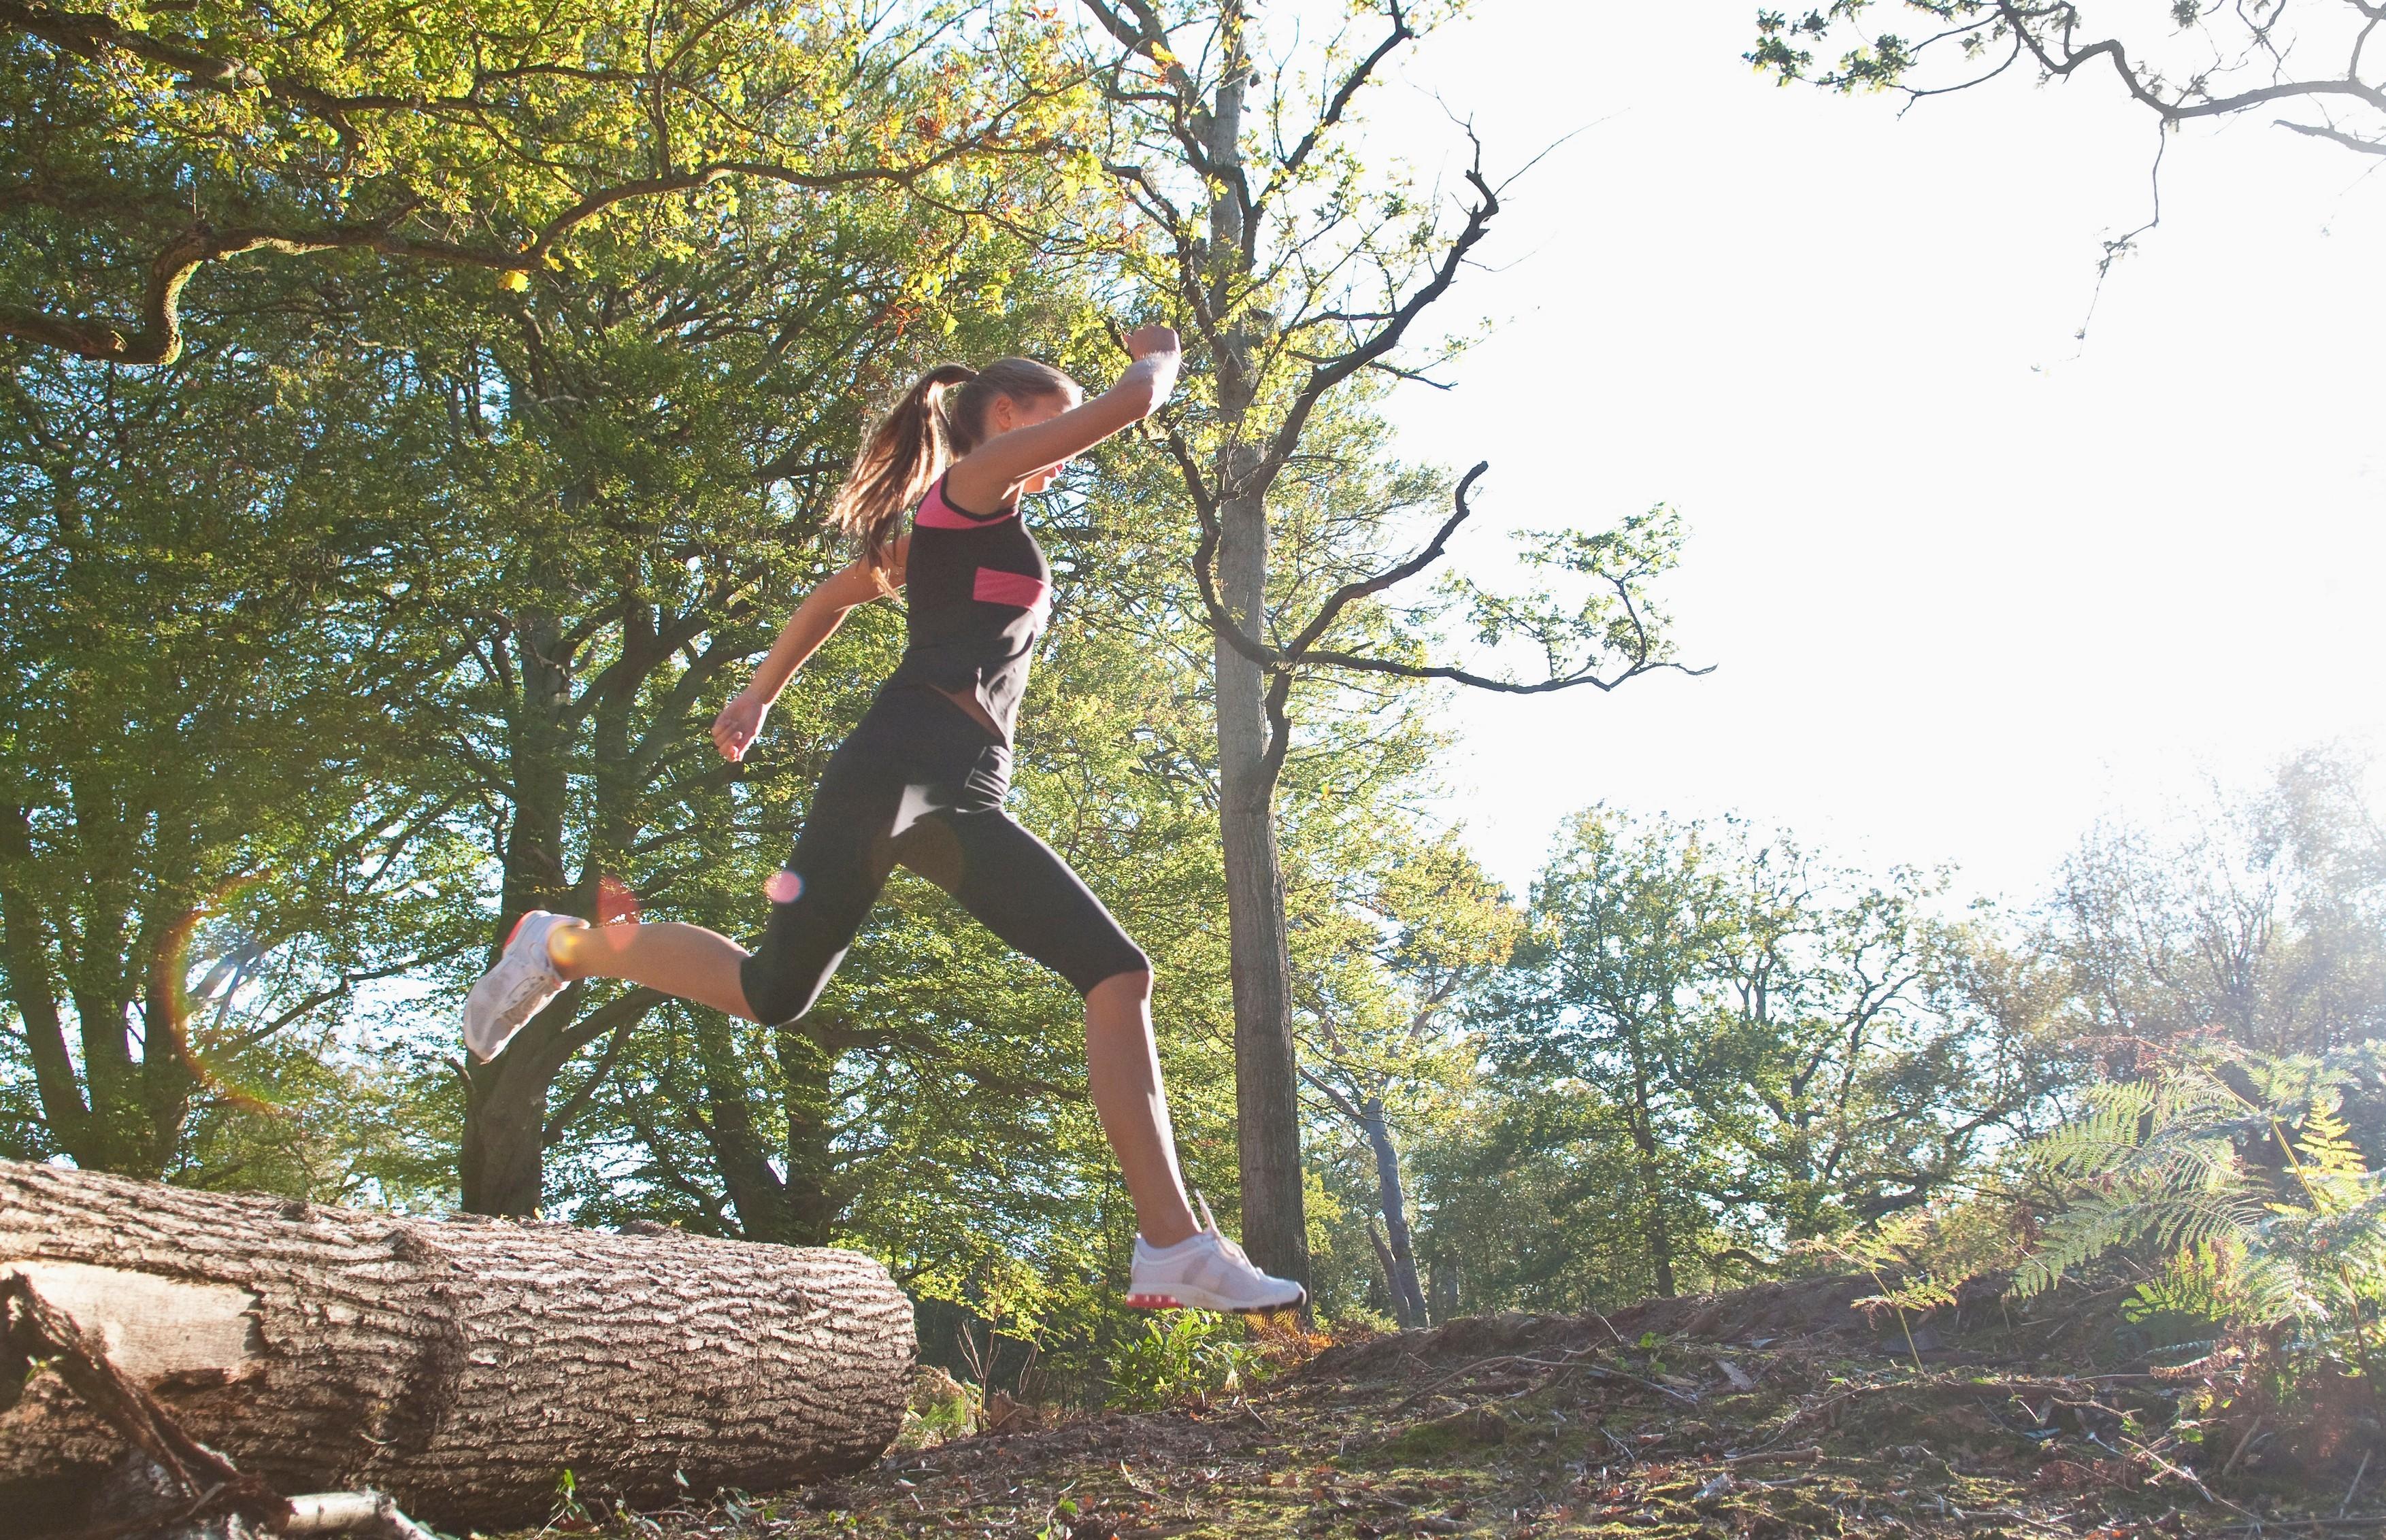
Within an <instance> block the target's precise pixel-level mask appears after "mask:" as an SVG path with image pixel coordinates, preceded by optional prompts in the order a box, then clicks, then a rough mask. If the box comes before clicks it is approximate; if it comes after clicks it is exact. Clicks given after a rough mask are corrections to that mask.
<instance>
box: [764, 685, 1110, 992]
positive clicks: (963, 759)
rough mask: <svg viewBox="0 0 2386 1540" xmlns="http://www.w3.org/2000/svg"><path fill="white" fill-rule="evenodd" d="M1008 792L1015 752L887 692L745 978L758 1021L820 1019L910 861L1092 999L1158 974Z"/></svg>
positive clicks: (932, 700)
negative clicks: (1023, 817)
mask: <svg viewBox="0 0 2386 1540" xmlns="http://www.w3.org/2000/svg"><path fill="white" fill-rule="evenodd" d="M1010 784H1011V750H1010V749H1009V748H1007V747H1005V746H1004V745H1002V744H1000V743H998V742H997V741H995V740H994V738H993V736H992V735H991V734H990V733H988V732H986V729H985V728H984V727H983V726H981V725H980V724H979V723H978V722H977V721H975V720H973V719H972V718H971V717H970V716H969V714H968V713H967V712H965V711H963V710H962V709H961V707H958V706H955V705H954V704H952V703H951V702H950V701H948V700H945V699H943V698H941V697H940V696H938V695H936V694H935V693H934V692H933V691H931V690H929V689H927V688H926V687H925V686H921V685H902V686H895V687H891V688H889V689H887V690H885V691H884V692H882V693H881V694H880V695H879V697H878V699H877V700H876V702H874V703H873V705H872V706H871V707H870V710H869V712H868V714H867V715H865V716H864V717H863V718H862V719H861V724H860V726H859V727H857V728H855V729H854V732H853V736H851V737H849V738H848V739H847V740H846V741H845V742H844V743H843V744H842V745H839V746H838V748H837V751H836V752H835V754H833V755H831V756H830V757H829V762H828V770H827V771H826V772H825V773H824V774H823V775H822V777H821V783H820V789H819V790H818V791H816V792H814V793H813V794H812V804H811V808H810V812H809V813H808V814H807V815H806V817H805V819H804V829H803V833H802V834H801V835H799V836H798V837H797V840H796V854H795V858H793V859H792V860H791V861H789V862H788V865H787V870H786V871H785V872H782V873H781V874H780V875H779V877H777V878H776V879H774V880H773V882H772V888H773V892H772V898H773V900H774V902H773V903H772V906H771V924H770V928H769V929H768V930H767V931H765V932H764V933H763V935H762V944H761V945H760V947H758V948H757V949H756V950H755V952H754V955H753V956H752V957H750V958H747V959H746V962H745V965H744V967H743V969H742V970H741V972H740V975H739V982H740V983H742V984H743V985H744V986H745V990H746V1003H747V1005H749V1006H751V1007H752V1008H753V1010H754V1017H755V1020H759V1021H762V1022H766V1023H769V1024H772V1025H776V1024H777V1023H779V1022H782V1021H792V1020H795V1019H796V1018H797V1017H799V1016H801V1015H803V1014H804V1012H806V1011H808V1010H810V1009H811V1008H812V1002H813V1001H815V1000H817V999H819V998H820V993H821V989H822V987H823V985H825V984H826V983H828V980H829V975H830V974H832V973H834V972H835V971H836V965H837V964H838V963H839V962H841V961H843V960H844V958H845V953H846V948H848V946H850V945H853V937H854V933H856V932H857V931H859V930H860V929H861V922H862V920H864V919H865V918H866V917H867V916H868V915H869V913H870V907H871V905H873V903H875V902H877V899H878V892H879V890H880V889H881V888H882V887H884V886H885V883H886V874H887V872H888V871H889V870H892V869H893V867H894V865H895V863H896V862H898V861H900V862H901V863H902V864H903V865H905V866H907V867H909V868H910V869H911V870H913V871H916V872H918V873H919V874H920V875H921V876H923V877H925V878H927V879H928V880H929V881H930V882H932V883H936V885H937V886H938V887H941V888H943V889H944V890H945V891H946V892H947V893H949V894H951V895H953V896H954V897H955V898H957V899H959V900H960V901H961V908H965V909H967V910H969V912H970V913H971V914H972V915H973V916H975V917H976V919H977V920H978V922H979V923H980V924H982V925H984V926H985V927H986V929H987V930H989V931H992V932H993V933H995V934H996V935H998V936H1000V937H1001V938H1002V939H1003V940H1004V941H1006V942H1008V943H1010V944H1011V945H1012V946H1013V947H1015V948H1017V949H1018V950H1019V951H1021V952H1023V953H1025V954H1026V955H1027V956H1029V957H1031V958H1035V959H1036V961H1037V962H1040V963H1042V964H1043V965H1044V966H1045V967H1047V968H1049V969H1051V970H1053V971H1054V972H1056V973H1058V974H1060V975H1061V977H1062V978H1064V979H1066V980H1068V981H1069V983H1072V984H1074V985H1075V986H1076V990H1077V993H1078V994H1080V995H1084V994H1087V993H1089V992H1090V991H1091V990H1092V989H1093V987H1094V986H1095V985H1096V984H1098V983H1101V982H1102V981H1103V980H1104V979H1109V978H1114V977H1116V976H1117V975H1119V974H1121V973H1136V972H1142V971H1144V970H1148V969H1149V967H1150V966H1151V964H1150V960H1149V958H1146V957H1145V956H1144V955H1143V949H1142V948H1141V947H1139V946H1137V945H1136V944H1135V943H1134V942H1132V941H1130V940H1128V939H1127V934H1126V933H1125V932H1124V931H1123V930H1121V929H1119V924H1118V921H1117V920H1113V919H1111V913H1110V911H1109V910H1108V909H1106V908H1102V901H1101V900H1100V899H1099V898H1097V897H1095V896H1094V895H1093V893H1092V892H1091V891H1090V890H1089V889H1087V888H1086V884H1085V883H1083V882H1080V881H1079V880H1078V878H1077V874H1076V873H1075V872H1074V871H1072V870H1069V863H1068V862H1066V861H1064V860H1062V859H1061V858H1060V857H1059V856H1058V855H1056V854H1055V853H1054V852H1053V850H1052V847H1051V846H1049V845H1046V844H1045V843H1044V842H1043V841H1042V840H1039V839H1037V838H1036V836H1035V835H1033V834H1031V833H1028V832H1027V831H1026V830H1024V829H1023V828H1021V827H1020V826H1019V824H1018V823H1017V822H1016V821H1015V820H1012V818H1011V815H1010V814H1008V813H1006V812H1004V811H1003V810H1002V796H1003V793H1004V792H1005V791H1007V790H1008V789H1009V787H1010ZM790 874H792V876H793V879H794V880H793V881H792V882H790V881H789V875H790ZM789 889H792V890H793V891H792V892H789V891H788V890H789Z"/></svg>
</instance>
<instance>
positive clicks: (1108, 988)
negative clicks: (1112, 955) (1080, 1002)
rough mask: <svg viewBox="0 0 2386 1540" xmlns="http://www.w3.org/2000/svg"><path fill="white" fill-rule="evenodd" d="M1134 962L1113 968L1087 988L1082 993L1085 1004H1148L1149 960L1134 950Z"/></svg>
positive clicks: (1149, 997) (1149, 994)
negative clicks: (1098, 998) (1084, 997)
mask: <svg viewBox="0 0 2386 1540" xmlns="http://www.w3.org/2000/svg"><path fill="white" fill-rule="evenodd" d="M1121 961H1122V962H1124V958H1122V959H1121ZM1151 982H1152V981H1151V959H1150V958H1146V957H1144V956H1143V954H1142V951H1141V949H1140V948H1137V949H1136V961H1135V962H1134V963H1132V964H1128V965H1125V966H1122V967H1118V968H1114V969H1112V970H1111V971H1109V972H1108V973H1106V974H1104V975H1103V976H1102V977H1100V978H1099V979H1096V980H1095V981H1094V983H1092V984H1091V985H1089V986H1087V987H1086V989H1085V991H1084V994H1085V996H1086V1004H1088V1005H1093V1004H1097V1003H1101V1004H1110V1003H1116V1004H1119V1005H1148V1004H1149V1003H1150V1000H1151ZM1097 995H1099V996H1100V1000H1099V1002H1098V1001H1097V1000H1096V996H1097Z"/></svg>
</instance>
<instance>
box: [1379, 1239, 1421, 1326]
mask: <svg viewBox="0 0 2386 1540" xmlns="http://www.w3.org/2000/svg"><path fill="white" fill-rule="evenodd" d="M1367 1240H1368V1242H1369V1244H1370V1245H1372V1246H1375V1265H1376V1266H1377V1267H1379V1268H1381V1269H1383V1270H1384V1297H1385V1298H1386V1299H1388V1300H1389V1301H1390V1302H1391V1307H1392V1319H1393V1320H1394V1321H1398V1322H1400V1330H1401V1331H1403V1332H1413V1331H1415V1330H1416V1329H1417V1328H1418V1327H1420V1326H1422V1325H1424V1324H1425V1322H1424V1321H1419V1320H1418V1319H1417V1318H1416V1316H1415V1315H1414V1314H1413V1312H1412V1311H1411V1310H1410V1309H1409V1301H1408V1296H1407V1295H1405V1294H1403V1293H1401V1292H1400V1264H1399V1263H1398V1262H1395V1261H1393V1260H1392V1248H1391V1247H1390V1246H1388V1245H1386V1244H1385V1242H1384V1231H1383V1227H1382V1226H1381V1225H1379V1224H1377V1223H1376V1222H1375V1221H1374V1220H1369V1221H1367Z"/></svg>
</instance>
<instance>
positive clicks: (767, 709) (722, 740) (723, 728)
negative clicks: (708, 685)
mask: <svg viewBox="0 0 2386 1540" xmlns="http://www.w3.org/2000/svg"><path fill="white" fill-rule="evenodd" d="M770 714H771V703H770V702H769V701H765V700H756V699H755V698H754V697H753V696H751V695H747V694H746V693H745V692H744V691H742V690H741V691H739V692H738V693H737V694H736V695H732V696H730V697H729V704H728V705H726V706H724V707H722V708H721V715H719V716H717V717H715V718H713V719H712V742H713V745H714V746H715V747H717V748H719V749H720V750H721V757H722V758H724V759H726V760H728V761H729V762H730V763H732V764H735V763H737V762H738V761H740V760H742V759H744V758H745V757H746V751H747V749H748V748H750V747H752V746H753V744H754V740H755V739H756V738H757V737H759V736H760V735H761V732H762V719H763V718H764V717H767V716H769V715H770Z"/></svg>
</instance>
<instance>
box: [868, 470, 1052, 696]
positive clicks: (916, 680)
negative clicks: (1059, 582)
mask: <svg viewBox="0 0 2386 1540" xmlns="http://www.w3.org/2000/svg"><path fill="white" fill-rule="evenodd" d="M903 565H904V579H903V589H904V595H905V600H904V602H905V606H906V609H905V616H904V632H905V637H906V645H905V646H904V649H903V660H902V661H901V662H900V663H898V664H897V665H896V667H895V672H894V673H893V674H892V675H890V676H889V677H888V679H887V684H888V685H889V686H890V687H891V686H894V685H898V684H928V685H933V686H935V687H936V689H939V690H944V691H948V692H950V693H952V694H954V695H973V696H975V697H976V699H977V703H978V704H979V705H980V706H982V707H986V715H987V716H988V717H990V718H992V719H993V720H995V721H996V722H998V723H999V724H1000V725H1001V728H1002V738H1003V742H1005V743H1009V742H1010V741H1011V727H1012V724H1013V723H1014V722H1016V721H1017V720H1018V717H1019V699H1020V696H1022V695H1024V694H1026V691H1027V665H1028V661H1029V659H1030V658H1031V657H1033V656H1034V654H1035V651H1036V638H1037V637H1038V636H1040V635H1042V634H1043V631H1044V620H1045V618H1046V617H1047V616H1049V615H1050V614H1051V612H1052V569H1051V567H1050V565H1049V563H1047V562H1046V561H1045V559H1044V552H1043V550H1042V549H1041V548H1040V547H1039V546H1037V545H1036V537H1035V536H1034V535H1031V534H1029V533H1028V532H1027V526H1026V523H1025V521H1024V520H1022V519H1021V518H1020V517H1019V507H1018V505H1017V504H1013V505H1012V506H1011V507H1007V508H1005V509H1003V510H1002V511H1001V512H999V513H991V514H975V513H971V512H969V511H967V510H966V509H962V508H957V507H953V505H952V504H951V503H949V502H947V501H946V500H945V483H944V482H943V481H942V480H939V481H938V482H936V485H935V486H934V487H932V488H930V489H929V491H928V495H927V496H925V497H923V498H922V499H921V500H920V507H919V508H918V510H917V511H915V512H914V513H913V514H912V515H911V545H910V551H909V552H908V553H906V555H905V557H904V564H903Z"/></svg>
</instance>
